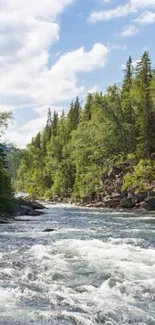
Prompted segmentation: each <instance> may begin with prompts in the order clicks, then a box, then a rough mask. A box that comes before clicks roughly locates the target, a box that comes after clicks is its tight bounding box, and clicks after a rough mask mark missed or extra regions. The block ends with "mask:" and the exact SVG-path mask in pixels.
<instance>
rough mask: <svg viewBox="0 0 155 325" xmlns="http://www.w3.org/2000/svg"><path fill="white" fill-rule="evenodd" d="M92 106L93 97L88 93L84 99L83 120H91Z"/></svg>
mask: <svg viewBox="0 0 155 325" xmlns="http://www.w3.org/2000/svg"><path fill="white" fill-rule="evenodd" d="M92 104H93V95H92V94H91V93H89V94H88V95H87V97H86V104H85V107H84V120H86V121H89V120H91V115H92Z"/></svg>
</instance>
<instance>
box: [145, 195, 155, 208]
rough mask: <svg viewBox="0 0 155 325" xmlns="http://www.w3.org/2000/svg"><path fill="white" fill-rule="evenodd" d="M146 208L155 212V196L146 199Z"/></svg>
mask: <svg viewBox="0 0 155 325" xmlns="http://www.w3.org/2000/svg"><path fill="white" fill-rule="evenodd" d="M144 208H145V209H147V210H155V196H154V197H150V198H147V199H145V202H144Z"/></svg>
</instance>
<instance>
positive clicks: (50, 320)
mask: <svg viewBox="0 0 155 325" xmlns="http://www.w3.org/2000/svg"><path fill="white" fill-rule="evenodd" d="M20 219H23V220H22V221H15V222H12V223H10V224H9V225H0V324H3V325H15V324H16V325H29V324H36V325H47V324H52V325H100V324H105V325H127V324H135V325H139V324H141V325H145V324H149V325H154V324H155V217H153V214H148V213H147V214H144V213H142V212H138V213H137V214H136V215H135V214H134V212H115V211H108V210H106V211H103V210H95V209H94V210H93V209H92V210H91V209H90V210H89V209H84V208H74V207H69V206H53V207H52V206H50V207H49V208H48V209H47V210H46V213H45V215H42V216H40V217H22V218H20ZM46 228H54V229H55V231H54V232H50V233H46V232H43V230H45V229H46Z"/></svg>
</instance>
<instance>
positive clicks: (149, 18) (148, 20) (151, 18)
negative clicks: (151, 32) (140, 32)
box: [134, 11, 155, 25]
mask: <svg viewBox="0 0 155 325" xmlns="http://www.w3.org/2000/svg"><path fill="white" fill-rule="evenodd" d="M134 21H135V23H138V24H140V25H147V24H153V23H155V12H151V11H145V12H143V13H142V14H141V15H140V16H139V17H137V18H136V19H135V20H134Z"/></svg>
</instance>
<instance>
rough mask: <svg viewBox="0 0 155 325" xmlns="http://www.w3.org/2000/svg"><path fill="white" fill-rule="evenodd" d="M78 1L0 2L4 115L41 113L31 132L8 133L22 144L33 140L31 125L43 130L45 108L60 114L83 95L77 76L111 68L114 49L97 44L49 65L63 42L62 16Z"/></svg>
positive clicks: (0, 98)
mask: <svg viewBox="0 0 155 325" xmlns="http://www.w3.org/2000/svg"><path fill="white" fill-rule="evenodd" d="M74 1H76V0H59V1H55V0H44V1H42V0H37V1H36V0H34V1H32V0H27V1H26V2H25V0H0V76H1V87H0V111H2V110H4V109H5V110H13V111H14V110H17V109H21V108H25V109H26V107H30V108H32V109H34V110H35V112H37V114H38V119H36V120H34V121H33V122H32V123H31V122H30V123H29V124H28V125H27V126H25V127H26V128H27V129H25V128H18V129H17V130H16V131H14V130H9V131H8V135H7V137H8V136H10V137H11V141H15V142H16V143H17V144H19V145H21V144H20V143H21V139H22V140H23V144H24V145H25V143H26V142H27V141H29V139H30V138H31V136H32V130H31V126H32V125H33V126H34V125H35V126H36V127H35V128H34V129H35V131H36V130H37V131H39V129H40V128H41V123H42V121H43V118H44V114H46V112H45V107H49V106H53V107H55V109H56V110H59V109H60V107H63V106H64V101H67V102H68V101H70V100H71V99H73V98H75V96H77V95H79V94H81V93H82V94H83V93H84V86H80V85H79V83H78V79H77V72H79V71H83V72H89V71H92V70H94V69H96V68H98V67H103V66H104V65H105V63H106V59H107V56H108V53H109V51H110V49H109V48H108V47H106V46H104V45H103V44H98V43H97V44H95V45H94V46H93V47H92V49H90V50H89V51H86V50H85V48H84V47H81V48H79V49H77V50H74V51H71V52H68V53H65V54H63V55H61V53H59V55H58V57H57V62H55V63H54V64H53V65H52V66H50V65H49V62H50V59H51V57H52V53H51V47H52V45H53V44H54V43H55V42H57V41H58V40H59V31H60V27H59V18H58V17H59V15H60V14H61V13H62V12H63V10H64V9H65V8H66V6H68V5H70V4H71V3H73V2H74ZM54 57H55V55H54ZM57 106H58V107H57ZM26 130H27V132H26V134H25V133H24V132H25V131H26ZM18 131H19V132H18ZM33 132H34V130H33ZM20 134H21V137H20V136H19V135H20ZM26 139H27V140H26Z"/></svg>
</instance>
